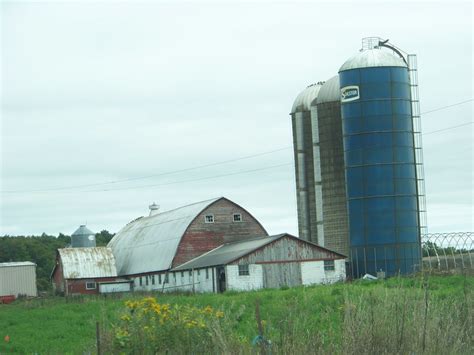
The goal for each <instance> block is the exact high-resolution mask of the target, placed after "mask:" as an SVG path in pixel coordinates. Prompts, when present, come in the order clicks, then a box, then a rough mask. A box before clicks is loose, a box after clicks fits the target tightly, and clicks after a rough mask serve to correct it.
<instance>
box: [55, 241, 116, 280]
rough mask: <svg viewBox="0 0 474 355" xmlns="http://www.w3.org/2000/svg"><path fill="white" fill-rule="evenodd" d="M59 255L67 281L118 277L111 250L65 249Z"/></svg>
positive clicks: (104, 248) (60, 250) (98, 248)
mask: <svg viewBox="0 0 474 355" xmlns="http://www.w3.org/2000/svg"><path fill="white" fill-rule="evenodd" d="M58 253H59V255H60V257H61V262H62V267H63V274H64V278H65V279H84V278H97V277H115V276H117V269H116V267H115V258H114V255H113V254H112V249H111V248H108V247H96V248H63V249H58ZM53 272H54V270H53Z"/></svg>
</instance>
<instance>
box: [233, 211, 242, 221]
mask: <svg viewBox="0 0 474 355" xmlns="http://www.w3.org/2000/svg"><path fill="white" fill-rule="evenodd" d="M234 222H242V214H241V213H234Z"/></svg>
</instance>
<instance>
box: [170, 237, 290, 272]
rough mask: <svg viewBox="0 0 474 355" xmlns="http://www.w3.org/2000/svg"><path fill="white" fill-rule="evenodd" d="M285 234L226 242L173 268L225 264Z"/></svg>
mask: <svg viewBox="0 0 474 355" xmlns="http://www.w3.org/2000/svg"><path fill="white" fill-rule="evenodd" d="M285 235H287V234H278V235H272V236H269V237H258V238H254V239H248V240H242V241H238V242H233V243H226V244H223V245H221V246H218V247H217V248H215V249H212V250H211V251H209V252H207V253H206V254H203V255H201V256H198V257H197V258H194V259H193V260H190V261H188V262H186V263H184V264H181V265H179V266H178V267H175V268H174V269H173V270H176V271H179V270H189V269H199V268H202V267H208V266H215V265H226V264H228V263H230V262H232V261H234V260H236V259H238V258H240V257H242V256H244V255H247V254H248V253H251V252H252V251H254V250H256V249H258V248H261V247H263V246H265V245H267V244H270V243H271V242H273V241H275V240H278V239H280V238H282V237H284V236H285Z"/></svg>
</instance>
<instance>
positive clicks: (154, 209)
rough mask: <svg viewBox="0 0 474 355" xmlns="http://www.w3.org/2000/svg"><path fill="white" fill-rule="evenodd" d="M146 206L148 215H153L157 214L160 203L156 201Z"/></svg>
mask: <svg viewBox="0 0 474 355" xmlns="http://www.w3.org/2000/svg"><path fill="white" fill-rule="evenodd" d="M148 208H149V209H150V216H154V215H156V214H158V211H159V209H160V205H157V204H156V203H154V202H153V203H152V204H151V205H150V206H148Z"/></svg>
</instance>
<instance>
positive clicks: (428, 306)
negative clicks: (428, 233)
mask: <svg viewBox="0 0 474 355" xmlns="http://www.w3.org/2000/svg"><path fill="white" fill-rule="evenodd" d="M430 281H431V280H430V278H428V277H421V278H414V279H403V278H398V279H392V280H390V281H388V282H375V283H371V282H356V283H354V284H352V285H335V286H331V287H327V288H326V289H323V288H321V287H319V288H300V289H298V292H289V294H285V293H286V292H287V291H283V290H280V291H272V292H271V293H270V294H269V295H266V294H265V293H262V294H260V295H255V296H256V297H259V296H261V297H259V298H261V300H260V302H261V303H262V306H264V307H263V310H262V318H264V320H263V323H264V333H265V334H264V337H265V338H266V339H267V340H269V341H268V342H267V341H265V343H260V345H258V346H257V345H256V344H253V345H252V343H251V337H242V336H240V337H239V323H240V322H242V321H243V319H242V317H243V316H245V317H247V321H246V322H245V323H246V325H247V327H249V328H250V330H251V332H253V334H255V335H256V334H257V333H258V331H257V323H256V321H255V319H252V315H253V308H252V303H250V304H248V303H247V305H243V307H240V311H239V312H236V310H235V304H232V305H227V306H226V305H224V306H223V307H222V308H221V309H222V311H223V312H224V313H225V314H226V317H225V319H223V320H222V322H211V323H209V324H207V325H206V326H207V327H208V328H207V331H206V332H203V333H201V334H200V335H201V336H197V335H196V337H195V338H194V341H192V342H187V343H186V344H187V345H186V346H184V345H185V344H184V342H183V341H182V342H181V343H180V346H179V348H176V349H174V350H176V351H177V352H179V353H270V352H271V353H272V354H275V353H278V354H279V353H281V354H296V353H298V354H300V353H301V354H306V353H322V354H423V353H425V354H472V353H473V350H474V339H473V334H474V328H473V320H474V313H473V297H472V289H471V288H472V280H471V282H470V283H468V281H467V278H466V277H464V279H458V282H462V283H463V285H462V288H459V287H458V292H457V293H446V290H445V289H443V288H444V287H446V288H447V287H449V286H447V285H443V284H442V283H439V282H435V283H434V284H431V283H430ZM458 286H459V285H458ZM292 291H294V290H292ZM317 291H319V292H317ZM459 291H461V292H459ZM278 293H280V295H278ZM448 295H449V296H448ZM268 296H270V297H268ZM254 299H255V298H253V300H254ZM253 300H252V301H253ZM174 336H176V337H181V338H182V340H184V337H183V335H182V334H181V332H178V331H176V332H171V333H169V334H168V337H174ZM176 341H179V339H176ZM110 344H112V346H111V347H110V348H108V349H107V350H108V351H110V352H117V351H124V350H125V351H126V350H127V349H126V348H123V347H120V346H119V347H117V346H115V347H114V346H113V343H110ZM168 350H171V349H168ZM155 352H158V353H159V352H160V351H159V349H158V348H157V350H156V351H155Z"/></svg>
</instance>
